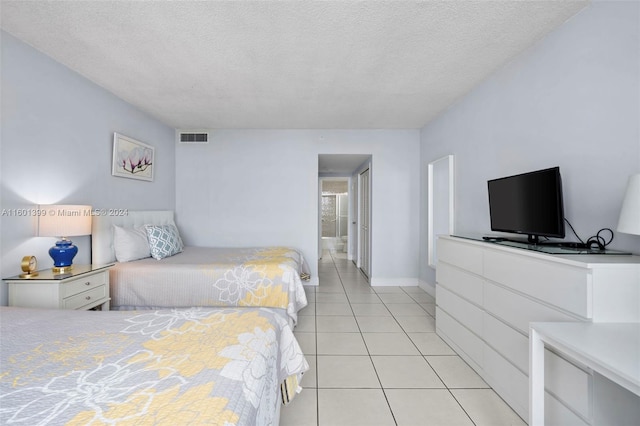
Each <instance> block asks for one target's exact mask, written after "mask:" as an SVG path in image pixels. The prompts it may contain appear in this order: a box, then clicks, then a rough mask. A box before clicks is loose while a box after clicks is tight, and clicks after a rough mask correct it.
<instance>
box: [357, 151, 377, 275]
mask: <svg viewBox="0 0 640 426" xmlns="http://www.w3.org/2000/svg"><path fill="white" fill-rule="evenodd" d="M367 170H368V171H369V176H368V191H367V200H368V203H367V204H368V206H367V207H368V208H367V211H368V218H367V219H368V225H369V226H368V227H367V233H368V235H367V241H368V246H369V247H368V250H366V251H365V250H364V249H363V247H362V226H361V223H362V214H363V213H362V209H361V208H360V206H361V205H362V198H363V190H362V173H364V172H366V171H367ZM357 176H358V199H357V203H356V204H357V206H358V219H357V229H358V239H357V247H358V248H357V253H358V255H357V262H356V266H357V267H358V269H360V271H362V273H363V274H364V275H366V277H367V279H368V280H369V281H371V276H372V275H373V274H372V270H373V265H372V261H371V259H372V258H373V256H372V250H371V247H372V241H371V236H372V232H371V230H372V228H373V225H372V220H373V214H372V213H373V209H372V206H373V203H372V193H373V190H372V188H373V185H372V176H373V173H372V161H371V160H369V161H368V162H367V163H366V164H364V165H363V166H362V167H360V168H359V169H358V171H357ZM365 255H366V256H367V259H366V260H367V265H368V270H367V271H366V272H365V271H363V270H362V266H363V257H364V256H365Z"/></svg>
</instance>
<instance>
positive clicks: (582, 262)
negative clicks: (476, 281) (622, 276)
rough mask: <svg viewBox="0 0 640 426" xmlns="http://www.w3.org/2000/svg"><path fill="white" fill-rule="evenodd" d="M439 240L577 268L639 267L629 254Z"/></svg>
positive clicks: (456, 238)
mask: <svg viewBox="0 0 640 426" xmlns="http://www.w3.org/2000/svg"><path fill="white" fill-rule="evenodd" d="M440 238H444V239H448V240H453V241H458V242H463V243H466V244H471V245H475V246H478V247H482V248H489V249H493V250H497V251H503V252H506V253H514V254H519V255H526V256H531V257H532V258H538V259H544V260H552V261H555V262H558V263H564V264H567V265H572V266H579V267H586V268H589V267H593V266H604V265H607V266H624V265H640V256H636V255H629V254H597V253H594V254H591V253H589V252H585V251H576V252H575V254H549V253H544V252H541V251H539V250H535V249H534V248H531V249H528V248H527V247H526V244H519V246H515V245H512V244H510V245H507V244H503V243H496V242H490V241H483V240H482V236H481V235H480V236H468V237H467V236H449V235H442V236H440Z"/></svg>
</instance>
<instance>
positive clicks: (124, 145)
mask: <svg viewBox="0 0 640 426" xmlns="http://www.w3.org/2000/svg"><path fill="white" fill-rule="evenodd" d="M154 162H155V148H154V147H153V146H151V145H147V144H146V143H143V142H140V141H138V140H135V139H133V138H130V137H127V136H124V135H121V134H119V133H114V134H113V161H112V166H111V174H112V175H113V176H117V177H123V178H128V179H137V180H145V181H148V182H151V181H153V174H154V169H155V166H154Z"/></svg>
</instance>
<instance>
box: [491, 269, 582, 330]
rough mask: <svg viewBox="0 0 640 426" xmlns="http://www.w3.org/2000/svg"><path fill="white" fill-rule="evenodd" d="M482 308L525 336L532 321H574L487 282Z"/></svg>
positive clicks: (567, 316)
mask: <svg viewBox="0 0 640 426" xmlns="http://www.w3.org/2000/svg"><path fill="white" fill-rule="evenodd" d="M484 307H485V309H486V310H487V311H488V312H491V313H492V314H493V315H495V316H496V317H498V318H501V319H502V320H503V321H504V322H506V323H507V324H510V325H511V326H512V327H514V328H516V329H517V330H520V331H521V332H522V333H523V334H524V335H526V336H528V335H529V323H530V322H533V321H540V322H543V321H560V322H562V321H576V318H574V317H572V316H570V315H567V314H564V313H562V312H559V311H556V310H555V309H553V308H550V307H548V306H546V305H543V304H541V303H538V302H537V301H535V300H532V299H529V298H527V297H524V296H521V295H519V294H516V293H513V292H511V291H509V290H507V289H504V288H502V287H498V286H496V285H494V284H491V283H489V282H485V283H484Z"/></svg>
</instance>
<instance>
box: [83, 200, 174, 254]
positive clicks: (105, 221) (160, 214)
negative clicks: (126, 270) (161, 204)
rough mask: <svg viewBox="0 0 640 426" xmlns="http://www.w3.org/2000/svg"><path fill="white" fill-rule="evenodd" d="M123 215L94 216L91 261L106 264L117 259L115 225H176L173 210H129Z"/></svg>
mask: <svg viewBox="0 0 640 426" xmlns="http://www.w3.org/2000/svg"><path fill="white" fill-rule="evenodd" d="M128 213H129V214H128V215H126V216H125V215H123V216H107V215H105V216H94V217H93V221H92V224H91V263H93V264H94V265H106V264H109V263H113V262H115V261H116V254H115V251H114V249H113V225H118V226H122V227H126V228H132V227H134V226H142V225H171V224H173V225H175V222H174V221H173V210H141V211H129V212H128Z"/></svg>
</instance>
